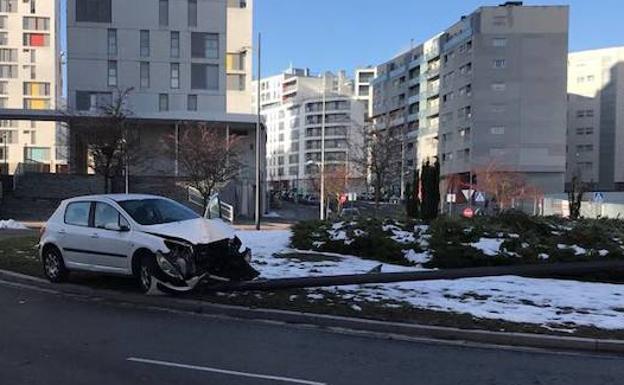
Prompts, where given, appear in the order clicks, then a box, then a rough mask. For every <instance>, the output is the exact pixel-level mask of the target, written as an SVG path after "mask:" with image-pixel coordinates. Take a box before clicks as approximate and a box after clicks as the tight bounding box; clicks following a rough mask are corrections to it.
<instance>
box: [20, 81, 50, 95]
mask: <svg viewBox="0 0 624 385" xmlns="http://www.w3.org/2000/svg"><path fill="white" fill-rule="evenodd" d="M24 96H50V83H36V82H24Z"/></svg>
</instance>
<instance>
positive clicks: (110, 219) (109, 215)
mask: <svg viewBox="0 0 624 385" xmlns="http://www.w3.org/2000/svg"><path fill="white" fill-rule="evenodd" d="M122 219H123V221H122ZM122 224H125V225H126V226H128V222H127V221H126V220H125V218H123V217H122V216H121V214H119V211H117V210H116V209H115V208H114V207H113V206H111V205H108V204H106V203H101V202H96V203H95V212H94V216H93V225H94V226H95V227H96V228H98V229H103V228H105V227H106V225H116V226H120V227H121V225H122Z"/></svg>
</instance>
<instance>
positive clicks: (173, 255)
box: [39, 194, 258, 291]
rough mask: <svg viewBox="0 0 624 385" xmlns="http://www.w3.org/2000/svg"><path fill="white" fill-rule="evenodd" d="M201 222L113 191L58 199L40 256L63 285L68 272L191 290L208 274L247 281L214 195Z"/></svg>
mask: <svg viewBox="0 0 624 385" xmlns="http://www.w3.org/2000/svg"><path fill="white" fill-rule="evenodd" d="M206 211H207V214H206V216H207V217H212V218H213V219H206V218H203V217H201V216H200V215H198V214H196V213H195V212H194V211H192V210H191V209H189V208H187V207H185V206H183V205H181V204H179V203H177V202H175V201H173V200H170V199H167V198H163V197H159V196H153V195H136V194H111V195H93V196H82V197H78V198H72V199H68V200H65V201H63V202H61V204H60V205H59V207H58V208H57V209H56V211H55V212H54V214H52V216H51V217H50V219H49V220H48V222H47V223H46V225H45V227H44V228H43V229H42V231H41V240H40V242H39V254H40V257H41V261H42V264H43V271H44V273H45V275H46V277H47V278H48V279H49V280H50V281H52V282H61V281H63V280H65V279H66V278H67V275H68V273H69V272H70V271H74V270H76V271H78V270H80V271H91V272H100V273H109V274H116V275H126V276H134V277H136V279H137V281H138V283H139V286H140V288H141V289H142V290H143V291H148V290H149V289H150V288H151V287H152V286H153V285H157V286H158V287H159V288H161V289H162V288H165V289H169V290H175V291H189V290H191V289H193V288H194V287H195V286H196V285H197V284H198V283H199V282H200V281H201V280H202V279H204V278H206V277H210V278H215V279H219V280H251V279H253V278H255V277H257V276H258V272H257V271H256V270H254V269H253V268H252V267H251V265H250V264H249V262H250V259H251V251H250V250H249V249H245V250H242V247H241V246H242V245H241V242H240V240H239V239H238V238H237V237H236V236H235V235H234V231H233V229H232V228H231V227H230V226H228V225H227V224H226V223H224V222H223V221H222V220H221V219H220V204H219V201H218V197H216V196H215V197H214V198H213V199H211V202H210V205H209V207H208V210H206Z"/></svg>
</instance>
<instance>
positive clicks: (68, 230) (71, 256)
mask: <svg viewBox="0 0 624 385" xmlns="http://www.w3.org/2000/svg"><path fill="white" fill-rule="evenodd" d="M90 210H91V202H89V201H79V202H71V203H68V204H67V206H66V207H65V213H64V216H63V224H61V225H60V226H59V228H58V232H59V240H60V242H59V243H60V246H61V249H62V250H61V252H62V254H63V258H64V260H65V265H66V266H67V267H68V268H69V269H82V270H90V266H91V264H92V262H93V261H91V260H90V254H89V253H88V247H89V239H90V235H91V233H92V230H93V229H92V228H90V227H89V215H90Z"/></svg>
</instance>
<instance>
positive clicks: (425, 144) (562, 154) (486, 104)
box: [373, 1, 569, 196]
mask: <svg viewBox="0 0 624 385" xmlns="http://www.w3.org/2000/svg"><path fill="white" fill-rule="evenodd" d="M568 13H569V9H568V7H567V6H523V5H522V2H518V1H513V2H507V3H504V4H501V5H500V6H485V7H480V8H478V9H477V10H476V11H475V12H473V13H471V14H469V15H466V16H462V17H461V19H460V20H459V21H458V22H457V23H455V24H454V25H452V26H450V27H449V28H447V29H445V30H444V31H442V32H441V33H439V34H437V35H435V36H434V37H432V38H431V39H429V40H427V41H425V42H424V43H422V44H417V45H414V46H413V48H411V49H409V50H408V51H407V52H404V53H402V54H400V55H398V56H396V57H394V58H392V59H391V60H389V61H388V62H386V63H383V64H381V65H379V66H378V67H377V77H376V78H375V80H374V81H373V118H374V121H375V125H376V127H377V128H378V129H382V130H383V129H390V130H391V132H392V133H394V134H395V135H400V136H401V137H402V138H403V151H401V153H403V154H405V155H404V159H400V155H399V159H397V162H396V164H397V167H400V168H401V169H402V170H400V171H399V170H397V174H398V175H400V173H401V171H402V172H403V173H404V176H405V177H404V178H397V179H396V180H395V181H394V182H393V183H392V185H391V186H388V187H389V189H390V190H392V191H393V192H394V193H395V194H397V195H398V193H399V191H401V192H403V191H404V183H405V181H406V180H408V179H409V178H407V176H408V175H410V174H411V171H412V170H413V169H419V168H420V167H421V166H422V164H423V163H424V162H425V161H427V160H429V161H431V162H433V161H434V160H435V159H436V158H437V159H439V161H440V163H441V173H442V179H443V184H445V185H446V186H443V187H442V189H441V191H442V193H446V191H445V190H448V189H453V188H466V187H462V186H456V187H454V186H450V185H448V184H449V183H448V181H450V180H455V181H457V180H461V181H462V183H460V185H463V186H466V185H468V184H469V183H470V178H471V176H472V182H473V183H475V182H476V181H477V179H478V175H476V173H475V170H478V169H480V168H483V167H488V166H490V165H492V164H494V166H495V167H496V168H498V169H501V170H505V171H511V172H518V173H521V174H523V175H524V176H525V179H526V180H527V182H528V183H529V184H531V185H533V186H535V187H537V188H538V189H539V190H541V191H542V192H544V193H558V192H562V191H563V189H564V174H565V162H566V150H565V143H566V128H565V127H566V79H567V71H566V67H567V66H566V57H567V54H568ZM399 165H401V166H399ZM401 182H403V183H401ZM459 195H460V196H461V193H460V194H459Z"/></svg>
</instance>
